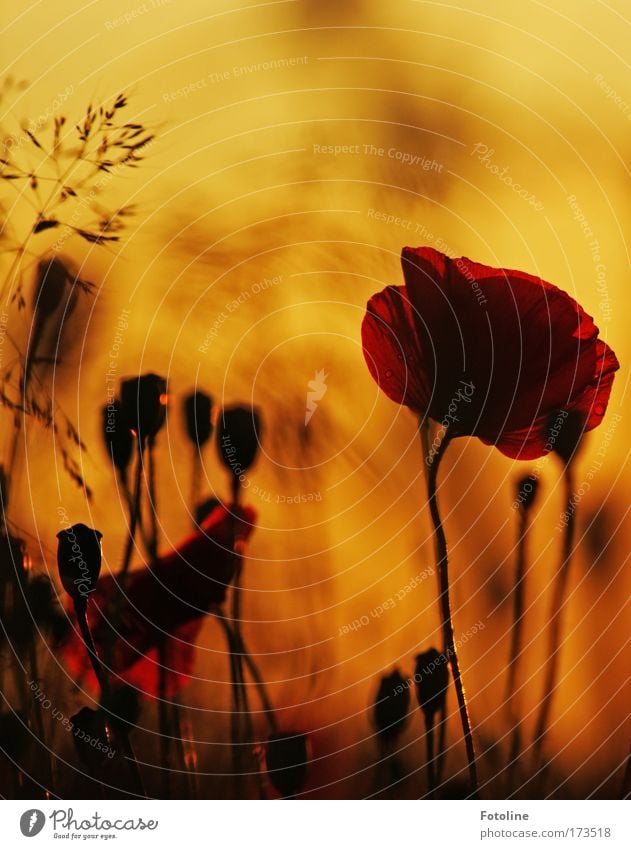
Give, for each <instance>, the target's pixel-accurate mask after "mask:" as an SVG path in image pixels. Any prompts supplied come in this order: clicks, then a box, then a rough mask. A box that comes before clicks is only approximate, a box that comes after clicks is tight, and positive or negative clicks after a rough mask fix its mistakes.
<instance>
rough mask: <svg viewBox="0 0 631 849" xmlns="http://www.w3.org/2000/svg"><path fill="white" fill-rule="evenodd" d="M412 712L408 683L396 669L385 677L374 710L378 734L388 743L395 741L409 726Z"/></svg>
mask: <svg viewBox="0 0 631 849" xmlns="http://www.w3.org/2000/svg"><path fill="white" fill-rule="evenodd" d="M409 711H410V690H409V687H408V681H407V680H406V679H405V678H404V677H403V676H402V675H401V673H400V672H399V670H398V669H395V670H394V672H393V673H392V674H391V675H384V676H383V678H382V679H381V681H380V682H379V689H378V690H377V696H376V698H375V704H374V708H373V720H374V723H375V728H376V729H377V733H378V734H379V736H380V737H381V739H382V740H385V741H387V742H389V741H391V740H395V739H396V738H397V737H398V736H399V734H401V732H402V731H403V729H404V728H405V726H406V725H407V722H408V718H409Z"/></svg>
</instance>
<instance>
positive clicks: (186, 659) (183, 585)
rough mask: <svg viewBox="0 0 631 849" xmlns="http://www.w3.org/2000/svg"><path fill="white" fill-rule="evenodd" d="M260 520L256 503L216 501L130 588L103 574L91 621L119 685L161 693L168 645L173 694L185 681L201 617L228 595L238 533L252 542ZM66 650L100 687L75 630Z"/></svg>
mask: <svg viewBox="0 0 631 849" xmlns="http://www.w3.org/2000/svg"><path fill="white" fill-rule="evenodd" d="M255 522H256V513H255V511H254V510H253V509H252V508H251V507H244V508H236V507H232V508H229V507H227V506H222V505H218V506H216V507H215V508H214V509H213V510H212V512H211V513H210V514H209V515H208V516H207V518H206V519H204V521H203V522H202V524H201V525H200V527H199V530H198V531H196V532H195V533H193V534H191V535H190V536H189V537H187V539H185V540H184V541H183V542H182V543H180V545H179V546H178V547H177V548H175V549H173V550H172V551H170V552H169V553H168V554H165V555H163V556H162V557H160V558H159V560H158V561H157V563H155V564H154V565H147V566H145V567H143V568H141V569H138V570H135V571H133V572H131V573H130V574H129V577H128V579H127V584H126V587H125V591H124V593H123V590H122V588H121V585H120V583H119V582H118V581H117V578H116V576H112V575H106V576H105V577H103V578H101V580H100V581H99V583H98V585H97V588H96V590H95V592H94V593H93V594H92V595H91V596H90V603H89V605H88V622H89V625H90V630H91V631H92V636H93V638H94V643H95V645H96V649H97V652H98V653H99V656H100V657H101V658H102V659H103V660H104V661H105V662H106V664H107V665H108V666H109V669H110V674H111V679H112V684H113V685H114V686H116V685H120V684H122V683H128V684H132V685H134V686H135V687H137V688H138V689H139V690H141V691H143V692H144V693H146V694H147V695H156V694H157V693H158V686H159V673H160V665H159V647H160V646H161V644H162V643H163V642H164V643H165V649H166V652H165V653H166V664H165V665H166V667H167V675H166V677H167V694H170V695H172V694H173V693H175V692H177V690H179V689H180V688H181V687H182V686H183V685H184V684H185V683H186V682H187V680H188V678H189V676H190V674H191V671H192V668H193V663H194V660H195V641H196V638H197V635H198V633H199V630H200V628H201V626H202V622H203V618H204V616H205V615H206V613H207V612H208V610H209V608H210V607H211V606H212V605H215V604H221V603H222V602H223V601H224V600H225V597H226V592H227V590H228V587H229V585H230V582H231V580H232V578H233V577H234V570H235V566H236V559H235V556H234V552H233V546H234V537H235V536H236V538H237V539H238V540H246V539H247V538H248V537H249V536H250V534H251V532H252V530H253V528H254V525H255ZM235 526H236V527H235ZM117 605H118V607H119V615H118V617H117V622H118V627H117V630H116V632H114V631H113V630H112V620H113V618H114V611H115V609H116V606H117ZM61 655H62V658H63V660H64V662H65V664H66V666H67V667H68V669H69V671H70V672H71V673H72V675H73V676H74V678H75V680H77V681H81V682H83V683H87V684H88V685H89V686H92V687H94V688H96V678H95V676H94V674H93V672H92V669H91V666H90V662H89V657H88V655H87V653H86V651H85V649H84V647H83V645H82V644H81V641H80V639H79V635H78V633H77V632H76V630H75V629H71V633H70V637H69V638H68V639H67V641H66V642H65V643H64V644H63V645H62V646H61Z"/></svg>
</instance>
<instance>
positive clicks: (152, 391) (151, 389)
mask: <svg viewBox="0 0 631 849" xmlns="http://www.w3.org/2000/svg"><path fill="white" fill-rule="evenodd" d="M120 403H121V409H122V412H123V416H124V418H125V421H126V422H127V423H128V425H129V427H130V428H131V429H132V430H133V431H134V433H135V434H136V436H137V437H138V438H139V439H140V440H141V442H144V441H145V440H147V439H153V438H154V437H155V436H156V434H157V433H158V432H159V431H160V429H161V428H162V426H163V425H164V422H165V421H166V410H167V382H166V380H165V379H164V378H163V377H159V375H157V374H143V375H141V376H140V377H130V378H129V379H128V380H123V382H122V383H121V391H120Z"/></svg>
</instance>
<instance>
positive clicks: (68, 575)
mask: <svg viewBox="0 0 631 849" xmlns="http://www.w3.org/2000/svg"><path fill="white" fill-rule="evenodd" d="M102 537H103V534H102V533H101V532H100V531H97V530H95V529H94V528H88V526H87V525H83V524H78V525H73V526H72V527H71V528H66V530H63V531H60V532H59V533H58V534H57V539H58V543H57V566H58V568H59V577H60V578H61V583H62V584H63V587H64V589H65V591H66V592H67V593H68V595H69V596H70V597H71V598H72V600H73V601H74V603H75V604H79V603H81V604H83V605H85V604H86V603H87V600H88V596H89V595H90V593H93V592H94V590H95V589H96V582H97V581H98V579H99V573H100V571H101V539H102Z"/></svg>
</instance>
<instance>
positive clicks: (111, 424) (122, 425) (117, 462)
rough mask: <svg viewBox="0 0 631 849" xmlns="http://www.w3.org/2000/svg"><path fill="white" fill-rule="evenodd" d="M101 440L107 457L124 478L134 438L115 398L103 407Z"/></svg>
mask: <svg viewBox="0 0 631 849" xmlns="http://www.w3.org/2000/svg"><path fill="white" fill-rule="evenodd" d="M103 441H104V442H105V450H106V451H107V454H108V457H110V459H111V460H112V463H113V464H114V467H115V468H116V469H118V471H119V472H120V474H121V477H122V478H123V480H124V479H125V477H126V475H127V468H128V466H129V462H130V460H131V455H132V451H133V448H134V438H133V436H132V432H131V428H130V427H129V424H128V423H127V422H126V421H125V418H124V416H123V411H122V409H121V405H120V401H118V400H117V399H114V400H112V401H111V402H110V403H109V404H106V405H105V406H104V407H103Z"/></svg>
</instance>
